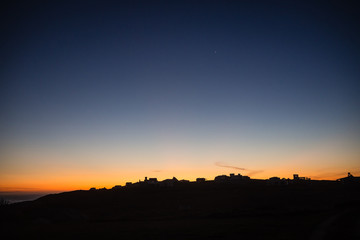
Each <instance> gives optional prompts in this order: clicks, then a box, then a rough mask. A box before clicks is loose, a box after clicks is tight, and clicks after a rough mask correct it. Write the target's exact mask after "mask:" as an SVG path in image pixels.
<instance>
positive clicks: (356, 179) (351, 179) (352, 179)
mask: <svg viewBox="0 0 360 240" xmlns="http://www.w3.org/2000/svg"><path fill="white" fill-rule="evenodd" d="M336 181H339V182H342V183H360V177H354V176H353V175H352V174H351V173H350V172H348V175H347V177H344V178H339V179H337V180H336Z"/></svg>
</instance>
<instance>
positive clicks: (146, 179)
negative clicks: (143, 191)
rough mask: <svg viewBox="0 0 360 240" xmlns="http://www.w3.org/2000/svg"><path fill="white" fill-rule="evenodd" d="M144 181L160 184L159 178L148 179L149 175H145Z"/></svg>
mask: <svg viewBox="0 0 360 240" xmlns="http://www.w3.org/2000/svg"><path fill="white" fill-rule="evenodd" d="M144 183H146V184H158V183H159V182H158V180H157V178H149V179H148V178H147V177H145V180H144Z"/></svg>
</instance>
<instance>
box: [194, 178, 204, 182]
mask: <svg viewBox="0 0 360 240" xmlns="http://www.w3.org/2000/svg"><path fill="white" fill-rule="evenodd" d="M205 181H206V179H205V178H197V179H196V182H205Z"/></svg>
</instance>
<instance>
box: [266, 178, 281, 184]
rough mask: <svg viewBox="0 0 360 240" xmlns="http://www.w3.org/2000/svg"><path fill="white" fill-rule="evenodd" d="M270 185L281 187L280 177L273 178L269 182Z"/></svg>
mask: <svg viewBox="0 0 360 240" xmlns="http://www.w3.org/2000/svg"><path fill="white" fill-rule="evenodd" d="M268 184H269V185H281V184H282V181H281V179H280V178H279V177H271V178H269V180H268Z"/></svg>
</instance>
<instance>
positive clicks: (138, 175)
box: [0, 1, 360, 191]
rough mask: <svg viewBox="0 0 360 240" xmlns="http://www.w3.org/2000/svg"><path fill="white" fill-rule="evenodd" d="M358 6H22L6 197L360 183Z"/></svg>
mask: <svg viewBox="0 0 360 240" xmlns="http://www.w3.org/2000/svg"><path fill="white" fill-rule="evenodd" d="M270 2H271V3H270ZM354 3H355V1H354V2H346V1H323V2H318V3H316V4H314V3H313V1H309V2H306V1H264V2H262V1H201V2H196V1H181V2H177V1H167V2H166V1H162V2H160V1H30V2H19V1H11V3H8V5H7V6H6V7H4V9H2V14H1V28H2V32H3V34H2V35H3V36H2V38H1V47H0V50H1V56H2V57H1V69H0V70H1V71H0V74H1V75H0V76H1V90H0V91H1V92H0V93H1V105H0V111H1V112H0V113H1V114H0V191H10V190H11V191H14V190H19V191H38V190H39V191H40V190H71V189H79V188H82V189H87V188H90V187H93V186H94V187H104V186H105V187H112V186H113V185H116V184H124V183H125V182H126V181H137V180H139V179H143V177H145V176H148V177H158V178H159V179H165V178H172V177H173V176H176V177H177V178H179V179H182V178H185V179H190V180H193V179H195V178H196V177H206V178H209V179H212V178H214V177H215V176H216V175H220V174H229V173H230V172H234V173H241V174H243V175H249V176H251V177H253V178H268V177H272V176H279V177H292V174H293V173H298V174H299V175H300V176H307V177H312V178H315V179H337V178H340V177H343V176H345V174H346V173H347V172H348V171H350V172H353V173H354V174H355V175H356V174H360V94H359V92H360V69H359V66H360V47H359V46H360V44H359V43H360V33H359V22H360V21H359V14H358V13H359V10H360V9H359V8H357V7H356V4H354ZM224 166H234V167H238V168H244V169H245V170H242V171H241V170H238V169H235V168H234V169H231V168H228V167H224Z"/></svg>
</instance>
